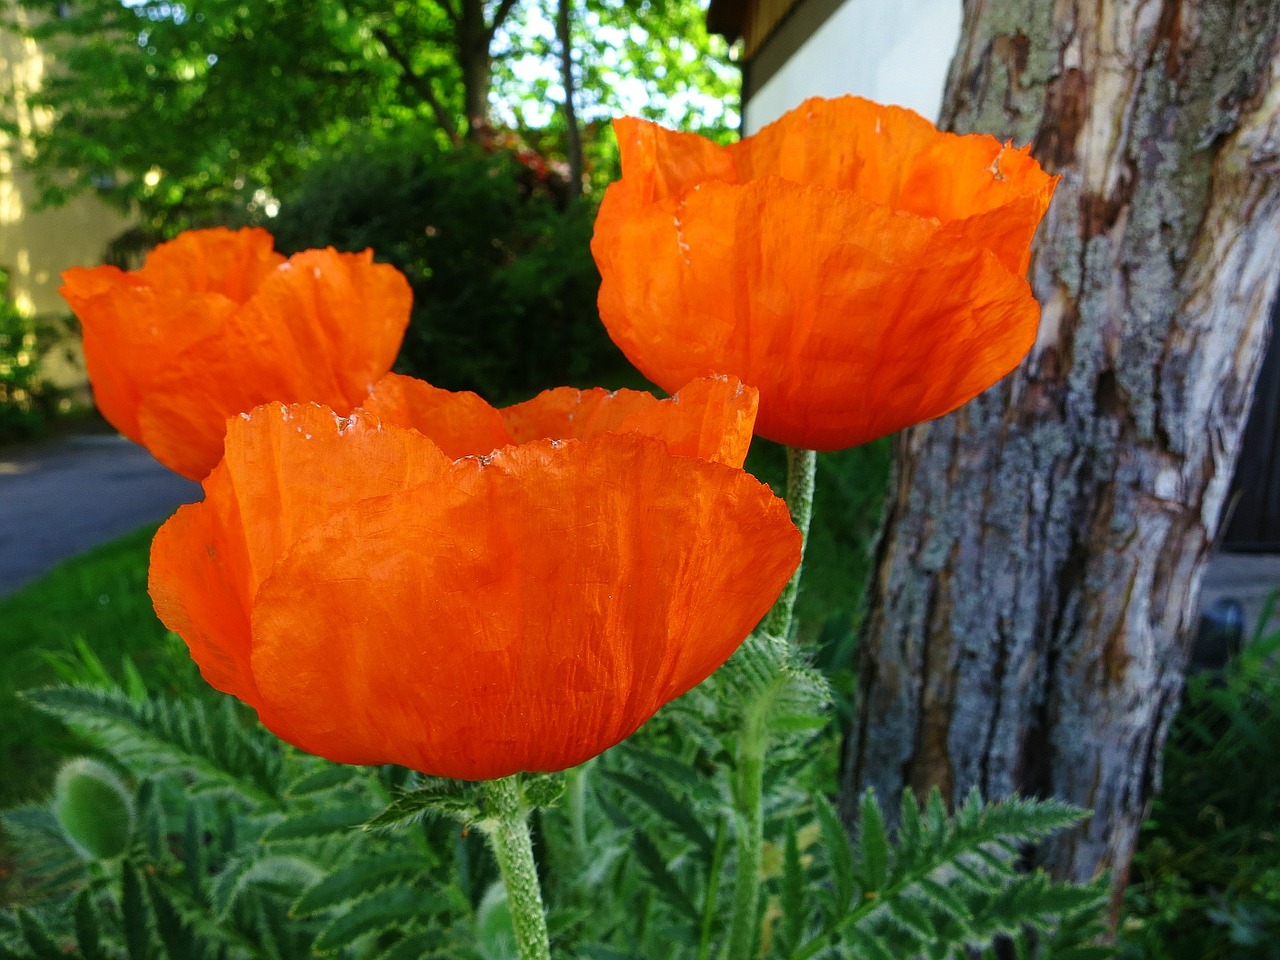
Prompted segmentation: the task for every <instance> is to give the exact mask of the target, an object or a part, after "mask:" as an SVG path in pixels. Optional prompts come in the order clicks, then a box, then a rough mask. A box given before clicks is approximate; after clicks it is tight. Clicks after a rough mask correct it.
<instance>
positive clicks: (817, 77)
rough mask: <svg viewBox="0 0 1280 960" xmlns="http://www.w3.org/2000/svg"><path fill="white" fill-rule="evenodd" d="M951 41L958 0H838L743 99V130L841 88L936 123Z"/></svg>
mask: <svg viewBox="0 0 1280 960" xmlns="http://www.w3.org/2000/svg"><path fill="white" fill-rule="evenodd" d="M959 39H960V0H846V2H845V4H844V5H843V6H842V7H841V8H840V9H839V10H837V11H836V12H835V13H834V14H832V15H831V16H830V17H828V18H827V21H826V22H825V23H824V24H823V25H822V26H821V27H820V28H819V29H818V31H817V32H816V33H815V34H814V35H813V36H811V37H810V38H809V39H808V40H806V41H805V42H804V44H803V45H802V46H801V47H800V49H799V50H798V51H797V52H796V54H795V56H793V57H792V58H791V59H790V60H789V61H788V62H787V64H786V66H784V67H783V68H782V69H781V70H780V71H778V73H776V74H775V75H774V76H773V77H771V78H770V79H769V82H768V83H766V84H765V85H764V86H763V87H762V88H761V89H760V90H758V91H757V92H756V95H755V96H754V97H752V98H751V100H750V101H748V103H747V105H746V109H745V111H744V115H743V132H744V133H754V132H755V131H756V130H759V129H760V128H761V127H762V126H764V125H765V124H767V123H769V122H770V121H773V120H776V119H777V118H778V117H779V116H781V115H782V114H784V113H786V112H787V111H788V110H790V109H791V108H793V107H796V106H798V105H799V104H800V103H802V102H803V101H804V100H806V99H808V98H809V97H815V96H816V97H838V96H841V95H843V94H846V93H853V94H857V95H858V96H860V97H867V98H868V99H870V100H876V101H879V102H880V103H893V104H897V105H899V106H903V107H910V108H911V109H912V110H915V111H916V112H918V113H921V114H923V115H924V116H926V117H928V118H929V119H930V120H937V118H938V111H939V110H940V108H941V106H942V91H943V87H944V85H945V84H946V79H947V68H948V66H949V65H950V63H951V57H952V55H953V54H954V52H955V48H956V43H957V42H958V41H959Z"/></svg>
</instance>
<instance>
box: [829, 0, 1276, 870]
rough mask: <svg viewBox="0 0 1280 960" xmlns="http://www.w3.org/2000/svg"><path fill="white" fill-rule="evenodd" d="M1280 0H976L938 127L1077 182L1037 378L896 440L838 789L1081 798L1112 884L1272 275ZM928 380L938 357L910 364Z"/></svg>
mask: <svg viewBox="0 0 1280 960" xmlns="http://www.w3.org/2000/svg"><path fill="white" fill-rule="evenodd" d="M1278 33H1280V4H1278V3H1276V2H1275V0H1181V2H1179V0H1094V2H1089V3H1085V2H1082V0H1056V2H1055V0H966V2H965V16H964V26H963V33H962V38H961V41H960V45H959V48H958V51H957V54H956V58H955V60H954V61H953V63H952V65H951V74H950V78H949V84H948V93H947V97H946V102H945V105H944V112H943V116H944V124H945V125H947V126H949V127H950V128H952V129H955V130H958V131H961V132H965V131H971V130H972V131H985V132H990V133H994V134H997V135H998V136H1001V137H1012V138H1013V139H1014V140H1016V141H1018V142H1019V143H1023V142H1026V141H1031V142H1033V143H1034V144H1035V146H1034V152H1035V155H1036V156H1037V157H1038V158H1039V159H1040V161H1041V162H1042V163H1043V164H1044V165H1045V167H1046V168H1047V169H1049V170H1050V172H1053V173H1060V174H1062V177H1063V179H1062V182H1061V183H1060V184H1059V187H1058V191H1057V196H1056V197H1055V199H1054V202H1053V205H1052V206H1051V208H1050V210H1049V214H1048V217H1047V219H1046V222H1045V224H1044V225H1043V226H1042V227H1041V230H1040V233H1039V235H1038V237H1037V243H1036V246H1035V251H1034V260H1033V263H1032V268H1031V282H1032V285H1033V287H1034V288H1035V291H1036V295H1037V297H1038V298H1039V300H1040V302H1041V304H1042V305H1043V314H1042V318H1041V327H1040V335H1039V340H1038V342H1037V344H1036V346H1035V347H1034V349H1033V350H1032V352H1031V355H1030V356H1029V357H1028V359H1027V361H1026V362H1025V363H1024V364H1023V365H1022V367H1021V368H1020V370H1019V371H1017V372H1016V373H1015V374H1014V375H1013V376H1011V377H1009V378H1008V379H1006V380H1005V381H1004V382H1002V383H1001V384H999V385H998V386H996V387H994V388H992V389H991V390H989V391H988V392H987V393H985V394H984V395H983V396H981V397H979V398H978V399H977V400H975V401H973V402H972V403H970V404H968V405H967V406H965V407H964V408H962V409H961V410H959V411H958V412H957V413H955V414H953V415H951V416H950V417H947V418H944V419H942V420H939V421H935V422H933V423H929V424H924V425H921V426H919V427H916V428H915V429H913V430H912V431H910V432H909V433H907V434H905V435H904V436H903V437H902V438H901V440H900V449H899V457H898V462H897V464H896V467H895V481H894V487H893V488H892V490H891V492H890V497H889V504H888V512H887V517H886V521H885V524H886V525H885V528H884V529H883V531H882V534H881V540H880V542H879V544H878V547H877V556H876V562H875V567H874V573H873V580H874V582H873V586H872V590H871V592H870V605H871V609H870V613H869V615H868V619H867V621H866V624H865V627H864V634H863V643H862V652H861V661H862V662H861V671H860V686H861V689H860V696H859V704H858V709H857V711H856V715H855V718H854V726H853V730H852V734H851V737H850V740H849V743H848V745H847V750H846V769H845V775H844V783H843V787H844V793H843V796H842V807H843V810H844V811H845V813H846V815H847V816H851V814H852V811H853V809H854V807H855V804H856V800H857V797H858V796H859V795H860V793H861V792H862V791H863V790H865V789H866V788H868V787H871V788H874V789H875V790H876V791H877V793H878V794H879V795H880V797H881V798H882V799H884V800H886V801H888V802H889V804H890V807H889V809H894V807H893V806H892V803H893V802H894V801H895V800H896V798H897V797H898V796H899V795H900V793H901V791H902V790H903V788H904V787H907V786H911V787H914V788H915V789H916V790H917V791H923V790H927V789H928V788H930V787H932V786H935V785H936V786H939V787H941V788H942V790H943V793H944V795H945V796H946V797H947V798H948V799H950V800H951V801H952V802H953V803H954V802H958V801H959V800H961V799H962V798H963V797H964V795H965V794H966V793H967V792H968V791H969V790H970V789H971V788H974V787H976V788H978V789H979V790H980V791H981V792H982V794H983V795H984V796H986V797H989V798H997V797H1003V796H1008V795H1010V794H1013V793H1022V794H1031V795H1041V796H1043V795H1053V796H1057V797H1062V798H1064V799H1066V800H1068V801H1070V802H1073V803H1075V804H1078V805H1079V806H1082V807H1084V808H1087V809H1089V810H1091V811H1092V812H1093V815H1092V817H1091V819H1090V820H1089V821H1088V822H1087V823H1086V824H1085V825H1084V826H1083V827H1081V828H1080V829H1078V830H1076V831H1074V832H1072V833H1070V834H1068V835H1065V836H1063V837H1061V838H1060V839H1058V840H1056V841H1054V842H1053V843H1051V844H1050V845H1048V846H1047V848H1046V849H1045V850H1044V851H1042V856H1043V858H1044V860H1045V862H1046V863H1047V864H1048V865H1049V866H1050V869H1051V870H1052V872H1053V873H1054V874H1055V875H1057V876H1058V877H1061V878H1071V879H1076V880H1084V879H1087V878H1090V877H1092V876H1094V875H1096V874H1097V873H1098V872H1099V871H1101V870H1113V871H1115V873H1114V878H1115V880H1114V889H1115V891H1116V892H1117V893H1119V892H1120V891H1121V890H1122V889H1123V886H1124V883H1125V881H1126V879H1127V870H1128V865H1129V862H1130V859H1131V857H1132V854H1133V848H1134V843H1135V841H1136V838H1137V833H1138V828H1139V825H1140V824H1141V822H1142V820H1143V816H1144V813H1145V809H1146V805H1147V803H1148V800H1149V798H1150V795H1151V792H1152V790H1153V789H1154V788H1155V786H1156V785H1157V780H1158V770H1159V758H1160V751H1161V749H1162V747H1163V744H1164V739H1165V734H1166V731H1167V730H1168V726H1169V722H1170V720H1171V719H1172V717H1173V713H1174V710H1175V708H1176V706H1177V703H1178V700H1179V697H1180V694H1181V689H1182V676H1183V669H1184V664H1185V661H1186V639H1185V638H1187V637H1188V636H1189V632H1190V631H1189V628H1190V627H1191V625H1192V619H1193V616H1194V613H1195V606H1196V597H1197V594H1198V592H1199V587H1200V579H1201V574H1202V572H1203V567H1204V562H1205V559H1206V556H1207V554H1208V551H1209V549H1210V547H1211V545H1212V543H1213V541H1214V538H1215V536H1216V535H1217V533H1218V530H1219V524H1220V521H1221V520H1222V515H1223V506H1224V500H1225V498H1226V494H1227V489H1228V485H1229V483H1230V481H1231V474H1232V466H1233V464H1234V462H1235V457H1236V451H1237V448H1238V445H1239V441H1240V436H1241V433H1242V431H1243V428H1244V423H1245V417H1246V414H1247V412H1248V407H1249V401H1250V398H1251V396H1252V393H1253V384H1254V380H1255V377H1256V375H1257V371H1258V368H1259V365H1260V362H1261V358H1262V354H1263V349H1264V345H1265V341H1266V337H1267V318H1268V316H1269V309H1270V301H1271V299H1272V297H1273V295H1274V293H1275V291H1276V287H1277V280H1278V279H1280V256H1277V253H1276V250H1277V247H1278V245H1280V243H1278V241H1280V42H1278V40H1277V36H1278ZM921 375H922V376H927V375H928V371H921Z"/></svg>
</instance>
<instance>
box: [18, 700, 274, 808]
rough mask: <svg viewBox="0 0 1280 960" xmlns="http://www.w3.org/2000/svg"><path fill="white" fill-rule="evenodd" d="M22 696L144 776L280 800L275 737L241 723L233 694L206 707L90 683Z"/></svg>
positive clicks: (197, 789) (199, 788)
mask: <svg viewBox="0 0 1280 960" xmlns="http://www.w3.org/2000/svg"><path fill="white" fill-rule="evenodd" d="M23 696H24V697H25V698H26V699H27V700H28V701H29V702H30V703H31V704H32V705H33V706H35V707H36V708H38V709H40V710H42V711H44V712H45V713H48V714H51V715H53V716H55V717H57V718H58V719H60V720H62V721H63V722H64V723H66V724H67V726H69V727H71V728H72V729H73V730H75V731H76V732H77V733H79V734H81V735H82V736H84V737H86V738H87V739H89V740H90V741H92V742H94V743H96V744H98V745H99V746H101V747H102V748H103V749H104V750H106V751H107V752H108V753H110V754H111V755H112V756H114V757H115V758H116V759H117V760H119V761H120V763H122V764H123V765H124V766H125V767H127V768H128V769H130V770H132V771H133V772H134V773H135V774H137V775H139V776H145V775H147V774H148V773H150V772H152V771H154V770H158V769H162V770H182V771H185V772H186V773H188V774H189V775H191V776H192V777H193V778H194V780H195V782H194V783H193V784H192V788H191V789H192V792H193V793H200V792H206V791H218V792H232V793H236V794H239V795H241V796H243V797H245V798H247V799H249V800H251V801H254V802H256V803H269V804H270V803H278V802H279V798H280V795H281V793H282V791H283V789H284V782H283V780H284V777H283V773H282V765H281V762H280V751H279V746H278V741H276V740H275V739H274V738H273V737H271V736H270V735H269V734H267V733H266V732H265V731H262V730H261V729H258V728H254V727H251V726H249V725H248V724H246V723H244V722H242V720H241V718H240V716H239V715H238V713H237V711H236V708H235V707H234V706H233V703H232V701H231V700H230V699H229V698H228V699H227V700H224V701H223V702H222V706H221V708H220V709H217V710H214V711H209V710H206V709H205V708H204V706H203V705H202V704H201V703H200V701H198V700H182V701H167V700H147V701H142V702H136V701H134V700H131V699H130V698H129V697H128V696H127V695H125V694H124V693H122V692H120V691H119V690H103V689H98V688H93V687H49V688H46V689H43V690H33V691H29V692H27V693H25V694H23Z"/></svg>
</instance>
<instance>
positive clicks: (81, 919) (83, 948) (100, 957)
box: [75, 889, 107, 960]
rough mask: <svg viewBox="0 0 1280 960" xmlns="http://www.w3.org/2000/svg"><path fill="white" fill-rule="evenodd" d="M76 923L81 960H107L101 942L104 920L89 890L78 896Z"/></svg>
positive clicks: (82, 891)
mask: <svg viewBox="0 0 1280 960" xmlns="http://www.w3.org/2000/svg"><path fill="white" fill-rule="evenodd" d="M75 923H76V943H77V945H78V946H79V947H80V957H81V960H106V957H107V955H106V954H105V953H104V952H103V950H102V942H101V932H102V918H101V917H100V916H99V915H98V911H97V910H95V909H94V906H93V898H92V895H91V894H90V893H89V891H88V890H87V889H85V890H81V891H80V893H79V894H78V895H77V896H76V905H75Z"/></svg>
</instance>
